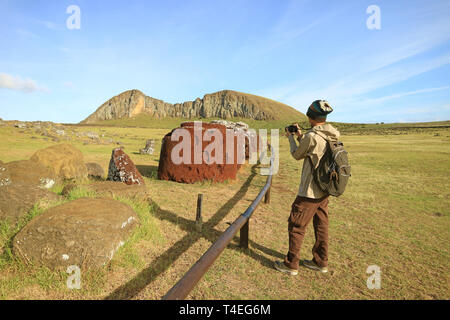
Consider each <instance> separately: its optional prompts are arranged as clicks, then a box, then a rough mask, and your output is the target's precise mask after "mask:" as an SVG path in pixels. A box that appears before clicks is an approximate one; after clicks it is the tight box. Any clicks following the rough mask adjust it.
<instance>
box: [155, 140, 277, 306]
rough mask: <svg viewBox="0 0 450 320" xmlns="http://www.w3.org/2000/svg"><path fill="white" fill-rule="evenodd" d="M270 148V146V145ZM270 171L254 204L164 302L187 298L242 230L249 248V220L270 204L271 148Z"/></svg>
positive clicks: (245, 244)
mask: <svg viewBox="0 0 450 320" xmlns="http://www.w3.org/2000/svg"><path fill="white" fill-rule="evenodd" d="M269 146H270V145H269ZM270 149H271V157H270V169H269V175H268V176H267V181H266V184H265V185H264V187H263V188H262V190H261V191H260V192H259V194H258V196H257V197H256V199H255V200H253V202H252V204H251V205H250V206H249V207H248V208H247V210H245V212H244V213H243V214H242V215H240V216H239V217H238V218H237V219H236V220H235V221H234V222H233V223H232V224H231V225H230V226H229V227H228V229H227V230H225V231H224V232H223V233H222V234H221V235H220V237H219V238H218V239H217V240H216V241H215V242H214V243H213V244H212V245H211V247H210V248H209V249H208V250H207V251H206V252H205V253H204V254H203V256H201V258H200V259H199V260H197V262H196V263H195V264H194V265H193V266H192V267H191V268H190V269H189V271H188V272H186V274H185V275H184V276H183V278H181V279H180V280H179V281H178V282H177V283H176V284H175V285H174V286H173V287H172V289H170V290H169V291H168V292H167V293H166V295H165V296H164V297H163V298H162V299H163V300H182V299H185V298H186V297H187V295H188V294H189V293H190V292H191V290H192V289H193V288H194V287H195V286H196V285H197V283H198V282H199V281H200V279H201V278H202V277H203V275H204V274H205V273H206V272H207V271H208V269H209V268H210V267H211V266H212V264H213V263H214V261H215V260H216V259H217V258H218V257H219V256H220V254H221V253H222V251H223V250H224V249H225V248H226V246H227V245H228V244H229V243H230V241H231V240H232V239H233V237H234V236H235V235H236V233H237V232H238V231H239V230H240V243H239V244H240V246H241V247H243V248H248V233H249V219H250V217H251V216H252V214H253V212H254V211H255V209H256V208H257V207H258V205H259V203H260V202H261V200H262V199H263V197H264V203H269V202H270V188H271V186H272V174H273V167H274V150H273V147H272V146H270Z"/></svg>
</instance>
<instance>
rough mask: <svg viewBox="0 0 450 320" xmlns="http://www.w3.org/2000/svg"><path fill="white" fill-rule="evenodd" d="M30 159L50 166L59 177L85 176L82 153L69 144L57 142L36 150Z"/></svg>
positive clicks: (85, 169) (75, 177)
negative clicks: (57, 143)
mask: <svg viewBox="0 0 450 320" xmlns="http://www.w3.org/2000/svg"><path fill="white" fill-rule="evenodd" d="M30 160H32V161H34V162H36V163H39V164H41V165H42V166H44V167H47V168H50V170H52V172H53V173H54V174H55V175H56V176H58V177H60V178H61V179H78V178H86V177H87V168H86V165H85V164H84V161H83V154H82V153H81V151H80V150H78V149H77V148H75V147H74V146H72V145H71V144H67V143H65V144H59V145H54V146H51V147H48V148H45V149H41V150H38V151H36V152H35V153H34V154H33V155H32V156H31V158H30Z"/></svg>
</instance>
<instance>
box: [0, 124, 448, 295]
mask: <svg viewBox="0 0 450 320" xmlns="http://www.w3.org/2000/svg"><path fill="white" fill-rule="evenodd" d="M164 123H166V124H164ZM172 124H173V123H172ZM172 124H170V123H168V122H162V127H161V128H151V127H148V128H144V127H139V128H131V127H115V126H110V127H106V126H89V127H87V126H74V127H73V129H74V130H76V131H78V132H82V131H98V132H102V133H104V134H105V135H106V136H107V137H115V138H117V139H121V142H122V143H123V145H124V146H125V151H126V152H127V153H128V154H129V155H130V157H131V158H132V160H133V161H134V163H135V164H136V165H137V166H138V167H139V168H140V169H139V170H141V172H142V173H143V174H144V179H145V182H146V186H147V188H148V190H149V193H150V196H151V198H152V200H153V202H152V203H150V204H149V203H145V202H140V201H138V200H130V199H118V200H119V201H125V203H127V204H129V205H130V206H132V207H133V209H134V210H135V211H136V212H137V214H138V215H139V217H140V220H141V226H140V227H139V228H137V229H135V232H134V233H133V234H132V236H131V237H130V239H129V240H128V242H127V243H126V244H125V245H124V246H123V247H122V248H120V249H119V250H118V252H117V253H116V255H115V256H114V258H113V260H112V261H111V263H110V264H109V265H108V266H106V267H104V268H100V269H98V270H91V271H89V272H88V273H86V274H83V289H82V290H80V291H76V292H75V291H74V290H72V291H68V290H67V289H66V288H65V279H67V275H66V274H64V273H63V274H58V273H52V272H51V271H49V270H45V269H42V270H41V269H39V268H31V269H30V267H28V266H23V265H21V264H19V263H16V262H15V261H13V259H11V258H12V257H11V256H9V258H8V256H5V255H2V257H3V258H4V259H3V260H0V261H3V262H2V264H0V297H1V298H4V299H29V298H39V297H46V298H49V299H87V298H91V299H99V298H104V297H107V296H109V295H110V294H111V293H113V292H115V291H116V290H119V289H120V288H121V289H120V290H121V291H120V292H121V293H120V295H119V296H120V297H121V298H130V297H131V298H135V299H159V298H161V297H162V296H163V295H164V294H165V293H166V292H167V291H168V290H169V289H170V288H171V287H172V286H173V285H174V284H175V283H176V282H177V281H178V280H179V279H180V278H181V277H182V275H183V274H184V273H185V272H186V271H187V270H189V268H190V267H191V266H192V265H193V264H194V263H195V262H196V261H197V259H198V258H200V257H201V255H202V254H203V253H204V252H205V251H206V250H207V249H208V248H209V246H210V245H211V243H212V242H213V241H214V240H215V239H217V238H218V236H219V235H220V234H221V232H223V231H224V230H226V228H227V227H228V226H229V224H228V223H229V222H232V221H234V219H235V218H236V217H238V216H239V215H240V214H241V213H242V212H244V211H245V209H246V208H247V207H248V206H249V205H250V203H251V201H252V200H253V199H254V198H255V196H256V195H257V193H258V192H259V190H260V189H261V187H262V185H264V183H265V179H266V177H263V176H260V175H258V174H256V175H254V176H253V175H251V166H248V165H247V166H244V167H243V168H242V169H241V171H240V173H239V174H238V177H237V179H236V181H227V182H225V183H219V184H213V183H210V182H204V183H196V184H192V185H185V184H179V183H174V182H168V181H159V180H156V168H157V166H158V159H159V151H160V148H161V145H160V141H161V138H162V137H163V136H164V134H165V133H167V132H168V129H169V128H164V126H165V125H167V127H169V126H170V128H172V127H175V126H177V124H176V125H174V126H172ZM154 125H155V126H156V124H154ZM271 125H273V127H279V126H280V125H281V127H282V126H283V125H284V124H281V123H279V124H275V123H272V124H271ZM407 125H408V126H411V125H410V124H405V126H407ZM440 125H447V122H444V123H441V124H440ZM260 126H261V127H264V126H265V124H262V123H260ZM337 126H338V127H339V125H337ZM396 126H397V125H393V124H384V125H381V124H380V125H376V124H373V125H366V129H367V131H361V132H360V133H358V130H363V129H364V128H361V127H358V125H354V124H349V125H348V126H347V129H341V131H342V133H343V136H342V141H343V142H344V144H345V146H346V148H347V150H348V151H349V156H350V162H351V165H352V178H351V179H350V182H349V185H348V187H347V190H346V192H345V194H344V195H343V196H341V197H339V198H332V199H331V200H330V249H329V251H330V257H329V263H330V265H329V268H330V272H329V273H328V274H316V273H314V272H312V271H309V270H304V269H301V270H300V272H299V276H298V277H288V276H286V275H284V274H281V273H278V272H276V271H275V270H274V269H273V268H272V262H273V261H274V260H277V259H282V258H283V255H284V254H285V253H286V252H287V248H288V235H287V218H288V215H289V210H290V204H291V202H292V201H293V200H294V198H295V195H296V193H297V189H298V184H299V180H300V173H301V166H302V161H295V160H294V159H293V158H292V157H291V156H290V154H289V145H288V143H287V140H286V138H283V137H280V171H279V172H278V174H277V175H276V176H275V177H274V181H273V186H272V191H271V203H270V204H269V205H265V204H260V206H259V207H258V208H257V210H256V212H255V214H254V215H253V217H252V219H251V220H250V248H249V249H246V250H244V249H240V248H239V247H238V246H237V245H238V243H239V235H237V236H236V237H235V238H234V239H233V240H232V242H231V243H230V245H229V246H228V248H227V249H226V250H225V251H224V252H223V253H222V255H221V256H220V257H219V258H218V259H217V260H216V262H215V263H214V264H213V266H212V267H211V268H210V270H209V271H208V272H207V274H206V275H205V277H204V278H203V279H202V280H201V281H200V282H199V283H198V285H197V287H196V288H195V289H194V290H193V291H192V293H191V294H190V295H189V298H190V299H449V298H450V288H449V283H450V276H449V271H450V270H449V265H448V261H449V258H450V245H449V242H448V239H449V238H450V210H449V208H450V183H449V182H448V177H449V176H450V164H449V162H448V159H449V155H450V139H449V137H450V130H449V129H448V128H447V129H444V128H440V129H425V128H419V129H416V128H408V129H405V128H404V129H393V128H394V127H395V128H400V127H402V126H403V124H402V125H398V126H397V127H396ZM421 126H422V127H423V126H428V125H427V124H421V125H419V124H418V125H417V127H421ZM379 127H382V128H384V129H383V130H385V131H384V132H383V133H380V132H378V131H377V130H378V128H379ZM14 130H15V129H11V130H10V129H8V128H0V137H3V136H5V139H4V140H2V141H6V145H4V144H2V145H0V155H1V156H0V159H1V160H3V161H5V162H6V161H12V160H18V159H24V158H27V157H29V156H30V155H31V154H32V153H33V152H35V151H36V150H37V149H39V148H42V147H44V146H46V145H47V142H46V141H43V140H42V139H40V138H39V139H35V140H30V134H28V133H26V132H25V133H23V134H19V133H17V130H16V131H14ZM346 130H350V131H346ZM352 130H353V131H352ZM369 131H370V134H368V132H369ZM398 132H402V134H400V135H399V134H397V133H398ZM386 133H388V134H386ZM436 133H439V135H436ZM8 134H9V135H8ZM149 138H154V139H156V150H155V154H154V155H151V156H144V155H140V154H138V150H139V148H142V147H143V146H144V144H145V140H146V139H149ZM28 143H31V147H30V145H29V144H28ZM70 143H73V144H74V145H75V146H76V147H77V148H79V149H80V150H81V151H82V152H83V154H84V157H85V159H84V160H85V161H86V162H88V161H94V162H98V163H100V164H101V165H102V166H103V168H104V169H105V170H106V168H107V166H108V163H109V157H110V154H111V149H112V148H113V147H114V145H96V144H88V145H84V144H83V143H82V142H81V141H79V140H74V141H70ZM51 144H54V143H53V142H52V143H51ZM256 170H257V169H256ZM256 172H257V171H256ZM62 187H63V186H60V185H58V186H54V187H53V188H52V191H54V192H56V193H60V192H61V190H62ZM199 193H202V194H203V199H204V200H203V221H204V225H203V229H202V232H201V233H199V232H197V231H195V222H194V220H195V211H196V210H195V209H196V200H197V195H198V194H199ZM81 196H94V195H93V194H91V193H89V192H87V190H85V189H83V188H81V189H79V190H74V191H72V193H71V198H72V199H74V198H77V197H81ZM33 210H35V211H34V213H30V214H31V215H33V214H34V215H35V214H39V212H40V211H39V210H38V208H36V209H33ZM36 210H37V211H36ZM149 213H150V214H149ZM28 218H31V216H29V217H28ZM16 231H18V229H15V228H14V227H11V226H7V225H0V236H1V239H2V243H5V241H10V239H11V236H12V235H13V234H14V232H16ZM313 242H314V233H313V230H312V226H309V227H308V231H307V234H306V237H305V240H304V243H303V247H302V251H301V257H302V258H310V250H311V247H312V245H313ZM373 264H375V265H378V266H380V268H381V271H382V289H381V290H369V289H368V288H367V286H366V279H367V277H368V276H369V275H368V274H366V269H367V267H368V266H369V265H373Z"/></svg>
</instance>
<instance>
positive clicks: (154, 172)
mask: <svg viewBox="0 0 450 320" xmlns="http://www.w3.org/2000/svg"><path fill="white" fill-rule="evenodd" d="M136 169H137V170H138V171H139V173H140V174H141V175H142V176H143V177H147V178H150V179H156V177H157V176H158V166H148V165H137V166H136Z"/></svg>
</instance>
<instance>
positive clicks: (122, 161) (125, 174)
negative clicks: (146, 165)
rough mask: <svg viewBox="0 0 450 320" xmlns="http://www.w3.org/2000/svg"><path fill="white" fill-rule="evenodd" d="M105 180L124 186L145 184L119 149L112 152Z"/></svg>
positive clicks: (128, 158)
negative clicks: (120, 183)
mask: <svg viewBox="0 0 450 320" xmlns="http://www.w3.org/2000/svg"><path fill="white" fill-rule="evenodd" d="M106 180H110V181H119V182H123V183H125V184H145V182H144V178H143V177H142V175H141V174H140V173H139V171H138V170H137V169H136V166H135V165H134V163H133V161H132V160H131V159H130V157H129V156H128V155H127V154H126V153H125V152H123V150H122V149H121V148H116V149H114V150H113V151H112V154H111V160H110V161H109V168H108V178H107V179H106Z"/></svg>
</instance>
